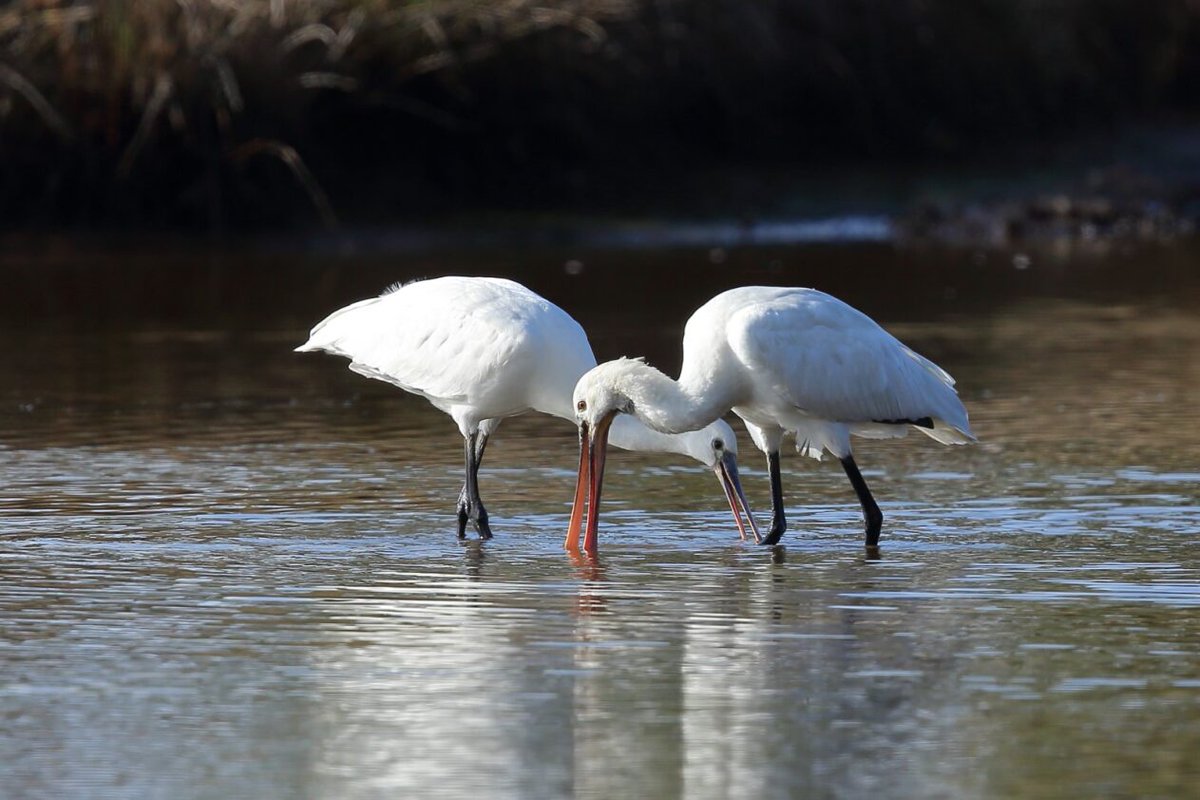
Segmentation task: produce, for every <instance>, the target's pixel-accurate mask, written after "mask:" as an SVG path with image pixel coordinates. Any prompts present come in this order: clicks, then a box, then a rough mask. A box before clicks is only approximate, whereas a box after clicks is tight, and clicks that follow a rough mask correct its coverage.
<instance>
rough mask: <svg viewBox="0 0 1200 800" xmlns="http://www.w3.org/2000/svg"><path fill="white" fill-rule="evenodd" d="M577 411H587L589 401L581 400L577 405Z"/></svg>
mask: <svg viewBox="0 0 1200 800" xmlns="http://www.w3.org/2000/svg"><path fill="white" fill-rule="evenodd" d="M575 410H576V411H587V400H580V401H579V402H578V403H576V404H575Z"/></svg>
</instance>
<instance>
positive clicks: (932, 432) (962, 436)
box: [913, 417, 976, 444]
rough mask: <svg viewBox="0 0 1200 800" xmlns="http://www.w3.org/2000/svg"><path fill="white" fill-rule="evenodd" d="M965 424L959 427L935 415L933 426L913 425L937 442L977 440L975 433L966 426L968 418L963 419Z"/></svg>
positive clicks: (970, 441) (966, 442)
mask: <svg viewBox="0 0 1200 800" xmlns="http://www.w3.org/2000/svg"><path fill="white" fill-rule="evenodd" d="M963 424H964V427H959V426H957V425H954V424H952V423H949V422H946V421H945V420H943V419H938V418H936V417H935V418H934V420H933V427H932V428H926V427H924V426H922V425H914V426H913V427H915V428H916V429H917V430H919V431H920V432H921V433H923V434H925V435H926V436H928V437H929V438H930V439H933V440H934V441H935V442H940V443H942V444H971V443H972V442H974V441H976V440H975V434H973V433H971V429H970V428H969V427H966V420H963Z"/></svg>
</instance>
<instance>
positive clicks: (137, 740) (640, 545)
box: [0, 243, 1200, 798]
mask: <svg viewBox="0 0 1200 800" xmlns="http://www.w3.org/2000/svg"><path fill="white" fill-rule="evenodd" d="M1198 255H1200V251H1198V250H1197V249H1196V247H1195V245H1194V244H1188V243H1183V244H1177V245H1174V246H1170V247H1153V248H1147V249H1142V250H1131V251H1113V252H1107V253H1090V254H1088V253H1085V254H1080V253H1057V254H1056V253H1037V254H1034V255H1033V257H1032V261H1031V263H1027V262H1025V261H1021V260H1018V261H1016V262H1014V261H1013V260H1012V258H1011V256H1012V254H999V253H989V254H981V253H973V252H969V251H967V252H959V251H910V250H906V251H895V250H892V249H891V248H888V247H882V246H877V245H854V246H841V247H818V246H813V247H791V248H787V247H772V248H761V247H755V248H733V249H731V250H729V251H728V252H727V251H725V250H706V249H698V250H697V249H680V250H649V251H640V250H638V251H628V250H620V249H603V250H596V251H585V252H582V253H580V252H573V251H570V250H569V248H559V249H539V250H536V251H530V252H513V251H504V252H491V251H473V252H469V253H457V254H455V253H449V252H442V253H435V254H427V253H408V254H401V255H399V256H390V257H385V256H383V255H379V254H365V255H359V256H346V255H337V254H321V255H319V256H310V257H299V258H292V257H291V256H288V255H287V254H280V253H277V252H267V253H261V252H260V253H249V254H243V255H237V256H232V255H223V256H219V257H215V256H211V255H197V254H195V253H191V254H189V253H187V252H183V251H167V252H161V251H154V252H141V251H139V252H135V253H132V254H123V255H122V256H120V257H118V258H114V257H111V256H108V255H104V254H98V253H77V252H66V253H61V252H57V251H34V252H22V253H21V254H19V255H14V254H10V255H9V256H8V257H7V258H6V262H7V264H6V270H7V274H8V275H9V276H10V280H11V283H12V288H13V291H11V292H9V293H8V294H7V295H6V297H5V298H4V299H3V304H4V310H5V319H6V322H5V325H6V332H7V334H8V336H9V347H8V348H5V350H4V352H3V354H2V355H0V374H4V375H6V376H7V377H6V378H5V380H4V382H3V383H2V384H0V546H2V547H3V550H4V558H3V559H2V560H0V717H2V718H3V720H4V725H3V728H2V730H0V795H3V796H8V797H14V798H16V797H21V798H32V797H55V798H59V797H89V798H91V797H121V798H127V797H139V798H141V797H164V798H166V797H170V798H189V797H196V798H201V797H215V796H226V797H345V798H355V797H364V798H365V797H399V796H408V797H466V796H476V797H478V796H486V797H512V798H557V797H566V796H572V795H575V796H584V797H621V796H625V797H632V796H642V797H689V798H693V797H694V798H703V797H714V798H718V797H720V798H723V797H748V796H760V797H797V796H815V797H825V796H831V797H864V796H868V795H873V796H888V797H913V798H929V797H947V798H950V797H953V798H959V797H1062V796H1116V797H1121V796H1128V797H1132V796H1139V797H1177V796H1183V795H1185V794H1187V793H1189V792H1191V791H1194V787H1195V786H1196V785H1197V781H1198V780H1200V771H1198V768H1197V767H1196V765H1195V754H1196V753H1197V752H1200V564H1198V562H1197V558H1196V556H1195V544H1196V538H1197V531H1198V530H1200V461H1198V460H1197V457H1196V453H1197V452H1200V412H1198V411H1197V401H1198V400H1200V319H1198V318H1197V316H1196V313H1195V311H1194V309H1195V308H1197V307H1200V306H1198V303H1200V278H1198V277H1197V276H1196V275H1195V274H1194V270H1193V269H1192V266H1191V265H1193V264H1195V263H1196V258H1197V256H1198ZM1014 263H1015V264H1017V265H1019V266H1020V268H1018V267H1017V266H1014ZM448 272H458V273H473V274H507V275H511V276H513V277H517V278H519V279H522V280H524V281H525V282H526V283H528V284H529V285H530V286H531V287H533V288H535V289H537V290H539V291H541V292H543V293H545V294H546V295H547V296H550V297H552V298H553V299H555V300H556V301H558V302H560V303H561V304H562V305H564V307H566V308H568V309H569V310H571V311H573V312H574V313H576V315H577V316H578V317H579V318H580V319H581V320H583V321H584V322H585V324H586V326H587V327H588V329H589V331H590V332H591V334H592V339H593V344H594V346H595V348H596V350H597V352H598V354H599V355H600V357H601V358H607V357H612V356H615V355H619V354H623V353H628V354H637V353H645V354H648V355H650V356H651V358H652V359H654V360H655V361H656V362H657V363H659V364H660V365H662V366H664V367H665V368H667V369H673V368H674V367H676V366H677V363H678V353H677V349H678V338H679V333H680V329H681V326H682V322H683V321H684V320H685V319H686V316H687V314H688V313H689V312H690V310H691V309H692V308H694V307H695V306H696V305H697V304H698V303H699V302H702V301H703V300H704V299H705V298H707V297H708V296H711V295H712V294H713V293H715V292H716V291H718V290H719V289H721V288H725V287H727V286H732V285H737V284H738V283H787V284H797V285H815V286H819V287H821V288H826V289H829V290H831V291H834V292H835V293H837V294H839V295H841V296H843V297H844V298H846V299H847V300H850V301H851V302H853V303H855V304H856V305H858V306H860V307H861V308H863V309H864V310H867V311H868V312H869V313H871V314H872V315H874V316H875V317H876V318H877V319H879V320H880V321H881V322H883V323H884V324H886V325H887V326H888V327H889V328H890V329H891V330H893V331H894V332H896V333H897V334H898V335H899V336H901V338H903V339H905V341H907V342H908V343H910V344H912V345H913V346H914V347H916V348H917V349H918V350H920V351H921V352H922V353H924V354H925V355H928V356H930V357H931V358H933V359H935V360H936V361H938V362H939V363H940V364H942V365H943V366H944V367H946V368H947V369H948V370H949V371H950V372H951V373H953V374H954V375H955V376H956V377H957V378H958V380H959V383H960V388H961V390H962V394H963V397H964V399H965V400H966V402H967V405H968V408H969V409H970V412H971V417H972V422H973V425H974V426H975V430H976V433H977V434H978V435H979V437H980V440H981V443H980V444H979V445H978V446H976V447H972V448H955V449H950V448H943V447H940V446H938V445H937V444H935V443H933V442H930V441H927V440H925V439H924V438H923V437H920V436H913V437H911V438H910V439H909V440H904V441H900V442H863V443H862V444H861V445H858V446H856V453H857V458H858V461H859V463H860V465H861V466H863V468H864V474H865V475H866V477H867V480H868V481H870V483H871V485H872V487H873V489H874V490H875V493H876V496H877V498H878V499H879V501H880V505H881V507H882V510H883V512H884V514H885V527H884V535H883V540H882V544H883V547H882V551H881V553H880V557H879V558H878V559H870V558H867V556H866V554H865V553H864V551H863V548H862V546H861V520H860V517H859V513H858V508H857V504H856V502H855V500H854V495H853V492H852V490H851V489H850V487H849V485H848V484H847V482H846V480H845V477H844V476H843V475H842V472H841V470H840V468H838V467H837V465H836V463H830V462H825V463H820V464H818V463H816V462H813V461H811V460H808V459H800V458H798V457H795V456H792V457H791V458H788V459H785V462H784V465H785V491H786V496H787V500H788V504H789V510H790V521H791V526H792V530H791V531H790V532H789V533H788V534H787V536H786V537H785V539H784V542H785V546H784V547H783V548H782V549H779V550H776V551H770V550H764V549H761V548H758V547H755V546H752V545H748V544H743V543H741V542H739V541H738V539H737V534H736V529H735V528H734V526H733V524H732V521H731V519H730V517H729V514H728V510H727V508H725V507H724V500H723V498H722V497H721V495H720V492H719V489H718V486H717V483H716V481H715V480H714V479H713V478H712V476H711V475H710V474H708V473H707V471H705V470H703V469H702V468H699V467H698V466H694V465H690V464H687V463H682V462H679V461H677V460H673V459H670V458H665V457H652V456H637V455H632V454H626V453H619V454H616V455H614V456H613V457H612V458H611V459H610V462H609V477H608V479H607V481H606V486H605V497H606V509H607V511H606V514H605V517H604V523H603V526H602V529H601V547H602V552H601V555H600V558H599V559H598V560H597V561H579V560H577V559H576V560H573V559H572V558H570V557H568V555H567V554H565V553H564V552H563V551H562V549H561V541H562V536H563V533H564V530H565V527H566V518H567V514H568V511H569V503H570V493H571V488H572V481H573V466H574V462H575V457H576V453H575V446H576V440H575V433H574V431H573V430H572V428H571V426H570V425H569V424H566V423H563V422H561V421H556V420H549V419H542V418H536V417H528V418H523V419H519V420H513V421H510V422H508V423H505V425H504V426H503V427H502V428H501V430H500V433H499V434H498V435H497V437H496V439H495V440H494V443H493V445H491V446H490V447H489V450H488V456H487V461H486V464H485V468H484V473H483V478H482V486H483V491H484V496H485V499H487V500H488V502H489V510H490V512H491V514H492V520H493V527H494V529H495V530H496V532H497V537H496V539H495V540H493V541H490V542H487V543H484V544H482V545H481V544H480V543H479V542H477V541H468V542H465V543H460V542H458V541H456V540H455V537H454V520H453V506H454V501H455V498H456V496H457V492H458V488H459V485H460V483H461V465H460V458H461V455H460V454H461V440H460V439H459V437H458V435H457V433H456V431H455V430H454V427H453V425H452V424H451V423H450V421H449V420H448V419H447V418H445V417H444V416H442V415H440V414H439V413H438V412H436V411H434V410H433V409H431V408H430V407H429V406H428V405H427V404H425V403H424V402H423V401H419V400H417V399H415V398H412V397H408V396H404V395H402V394H400V393H399V392H397V391H395V390H393V389H391V388H390V387H388V386H385V385H382V384H375V383H373V382H369V381H367V380H365V379H363V378H361V377H359V376H356V375H353V374H351V373H349V372H348V371H347V370H345V368H344V364H343V363H342V362H341V361H339V360H338V359H335V358H332V357H325V356H299V355H295V354H293V353H291V352H290V349H291V348H292V347H294V346H295V345H296V344H297V343H299V342H300V341H302V340H303V338H304V332H305V330H306V328H307V327H308V326H309V325H310V324H312V323H313V322H315V321H316V320H317V319H319V318H320V317H321V316H323V315H324V314H325V313H327V312H328V311H329V310H332V309H333V308H336V307H337V306H339V305H342V304H344V303H347V302H350V301H351V300H354V299H359V298H361V297H363V296H367V295H369V294H370V293H372V292H374V291H378V290H379V289H381V288H383V287H384V286H386V285H387V284H388V283H390V282H392V281H395V280H401V279H408V278H411V277H414V276H417V275H431V274H442V273H448ZM737 428H738V430H739V434H740V443H741V447H742V453H741V461H742V465H743V479H744V481H745V482H746V485H747V488H748V491H749V493H750V496H751V500H752V501H753V502H755V503H756V506H757V507H758V508H760V509H762V513H763V514H764V516H765V513H766V508H767V504H768V500H767V497H768V494H767V486H766V475H765V469H763V466H764V465H763V463H762V461H763V459H762V458H761V457H760V456H759V455H758V454H757V453H756V452H755V451H754V450H753V449H752V447H751V445H750V442H749V438H748V437H747V436H746V435H745V433H744V431H743V430H742V429H741V428H740V425H738V426H737Z"/></svg>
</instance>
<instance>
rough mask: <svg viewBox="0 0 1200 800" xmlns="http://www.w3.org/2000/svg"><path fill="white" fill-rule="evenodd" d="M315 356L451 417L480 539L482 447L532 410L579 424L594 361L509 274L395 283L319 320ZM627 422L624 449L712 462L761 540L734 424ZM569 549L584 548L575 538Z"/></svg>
mask: <svg viewBox="0 0 1200 800" xmlns="http://www.w3.org/2000/svg"><path fill="white" fill-rule="evenodd" d="M314 350H323V351H325V352H327V353H333V354H334V355H339V356H345V357H346V358H349V359H350V369H352V370H353V371H354V372H357V373H358V374H360V375H365V376H366V377H368V378H376V379H378V380H381V381H386V382H388V383H391V384H393V385H395V386H399V387H400V388H401V389H403V390H405V391H406V392H411V393H413V394H417V395H420V396H422V397H424V398H425V399H426V400H428V401H429V402H430V403H432V404H433V405H434V406H435V407H437V408H438V409H440V410H441V411H444V412H446V413H447V414H449V415H450V416H451V417H452V418H453V419H454V422H455V423H456V424H457V425H458V429H459V431H460V432H461V433H462V435H463V439H464V440H465V445H466V480H465V482H464V484H463V488H462V492H461V493H460V495H459V499H458V536H459V538H462V537H463V536H464V535H465V532H466V526H467V522H468V520H469V521H471V522H473V523H474V524H475V527H476V529H477V530H478V531H479V535H480V537H481V538H484V539H488V538H491V536H492V532H491V527H490V526H489V524H488V515H487V510H486V509H485V508H484V506H483V501H482V500H481V499H480V497H479V481H478V477H479V464H480V462H481V461H482V460H483V451H484V448H486V447H487V443H488V438H489V437H490V436H491V435H492V433H494V432H495V430H496V428H497V427H498V426H499V425H500V422H501V421H502V420H503V419H504V418H505V417H512V416H516V415H517V414H522V413H524V412H526V411H530V410H533V411H541V412H543V413H546V414H553V415H554V416H556V417H561V418H563V419H567V420H572V421H573V419H574V417H573V415H572V405H571V391H572V389H573V388H574V387H575V383H576V381H578V380H579V377H580V376H581V375H583V373H585V372H587V371H588V370H589V369H591V368H592V367H594V366H596V357H595V356H594V355H592V348H591V346H590V345H589V344H588V340H587V335H586V334H585V333H584V331H583V328H582V327H580V325H579V323H578V322H576V321H575V320H574V319H573V318H572V317H571V316H570V315H569V314H567V313H566V312H565V311H563V310H562V309H561V308H559V307H558V306H556V305H554V304H553V303H551V302H550V301H549V300H547V299H545V298H544V297H541V296H540V295H538V294H535V293H534V292H532V291H530V290H529V289H527V288H525V287H524V286H522V285H521V284H519V283H514V282H513V281H510V280H504V279H502V278H468V277H456V276H447V277H442V278H434V279H431V280H424V281H415V282H412V283H408V284H405V285H403V286H399V285H398V286H394V287H392V288H391V289H389V290H388V291H386V292H384V293H383V294H382V295H380V296H379V297H373V298H370V299H368V300H362V301H360V302H358V303H354V304H352V305H349V306H346V307H345V308H343V309H341V310H339V311H335V312H333V313H332V314H330V315H329V316H328V317H327V318H326V319H325V320H324V321H322V322H320V323H318V324H317V326H316V327H315V328H313V329H312V333H311V334H309V339H308V341H307V342H305V343H304V344H302V345H301V346H300V347H297V348H296V351H297V352H308V351H314ZM622 423H623V424H620V425H613V426H612V432H611V441H612V443H613V444H614V445H616V446H617V447H621V448H624V449H627V450H643V451H648V452H668V453H679V454H681V455H687V456H691V457H692V458H694V459H696V460H697V461H700V462H701V463H703V464H705V465H707V466H708V467H710V468H711V469H712V470H713V471H714V472H715V473H716V475H717V477H718V478H719V479H720V481H721V487H722V489H723V490H724V492H725V498H726V500H728V501H729V505H730V508H731V509H732V510H733V515H734V520H735V521H736V522H737V526H738V531H739V533H740V534H741V536H742V538H743V539H744V538H746V530H745V527H744V526H743V524H742V518H741V514H742V513H745V515H746V518H747V520H748V522H749V524H750V526H751V530H752V532H753V534H754V538H755V540H757V539H758V538H759V533H758V528H757V527H756V525H755V522H754V518H753V516H752V515H751V513H750V506H749V504H748V503H747V502H746V496H745V494H744V493H743V491H742V486H741V482H740V480H739V479H738V471H737V438H736V437H735V436H734V433H733V429H732V428H730V427H729V425H728V424H727V423H726V422H724V421H723V420H719V419H715V418H714V419H712V420H708V421H707V422H705V423H702V424H701V425H697V426H695V427H696V429H697V430H693V431H690V432H688V433H682V434H678V435H670V434H663V433H659V432H657V431H652V430H649V429H648V428H646V427H645V426H644V425H642V424H641V423H639V422H637V421H635V420H633V419H628V420H627V421H626V420H622ZM575 528H576V529H578V525H576V526H575ZM565 546H566V547H567V548H568V549H572V550H577V549H578V547H579V542H578V537H576V538H574V539H571V538H568V540H567V542H566V543H565Z"/></svg>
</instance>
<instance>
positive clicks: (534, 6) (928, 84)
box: [0, 0, 1200, 228]
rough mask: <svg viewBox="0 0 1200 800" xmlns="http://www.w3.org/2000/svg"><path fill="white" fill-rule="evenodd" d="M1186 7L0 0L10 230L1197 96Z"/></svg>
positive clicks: (870, 141)
mask: <svg viewBox="0 0 1200 800" xmlns="http://www.w3.org/2000/svg"><path fill="white" fill-rule="evenodd" d="M1198 45H1200V6H1198V5H1197V4H1196V3H1194V2H1189V0H1161V1H1159V0H1141V2H1134V1H1133V0H1075V1H1074V2H1071V1H1070V0H1062V1H1061V2H1048V1H1047V0H978V2H970V3H964V2H960V0H906V1H905V2H895V3H891V2H873V1H872V0H809V1H808V2H799V1H798V0H796V1H792V2H788V1H787V0H759V1H757V2H748V1H747V0H574V1H570V0H568V1H566V2H541V3H539V2H536V0H496V1H495V2H485V0H409V1H408V2H403V1H396V0H391V1H389V0H105V2H98V1H93V2H84V1H79V2H55V1H54V0H18V1H17V2H15V3H11V4H9V5H8V7H7V8H6V9H5V10H3V11H0V157H2V159H3V165H4V169H3V173H2V176H0V214H2V215H3V219H4V220H5V223H6V226H7V227H14V226H17V225H22V224H30V223H33V224H48V225H64V224H65V225H80V224H82V225H118V226H120V225H132V224H137V225H155V226H196V227H201V228H212V227H219V226H222V225H227V224H234V225H277V224H282V223H296V222H297V221H298V222H300V223H301V224H309V223H311V222H313V221H314V220H323V221H324V222H325V223H326V224H332V223H334V221H335V220H336V219H337V217H338V215H341V216H343V217H344V218H352V219H356V220H366V221H378V220H385V219H390V218H394V217H397V216H404V215H413V214H417V213H429V212H431V211H432V212H436V211H438V210H447V209H455V208H461V207H463V206H477V207H478V206H485V207H486V206H488V205H500V204H504V205H507V206H510V207H511V206H513V205H517V206H521V205H525V206H534V207H536V206H543V207H544V206H546V205H550V204H553V203H562V202H566V203H584V204H586V203H596V204H603V203H605V202H613V201H616V200H617V199H618V198H619V197H620V196H622V195H626V194H629V193H636V192H637V191H638V190H639V184H641V185H642V186H644V185H646V184H649V183H653V182H656V181H667V180H670V179H671V177H672V176H673V175H677V174H681V173H682V172H683V171H685V170H690V169H695V168H698V167H706V166H710V165H713V164H716V163H757V164H760V165H761V164H763V163H772V162H787V163H791V164H795V163H803V162H805V161H807V160H820V159H822V158H828V157H830V156H834V157H851V158H856V157H862V156H870V157H909V156H925V155H929V154H939V155H941V154H954V155H964V154H970V153H973V152H976V151H977V150H978V149H979V148H981V147H987V146H992V145H996V144H1000V143H1007V142H1011V141H1014V140H1025V141H1030V140H1036V139H1037V138H1039V137H1043V136H1045V135H1047V134H1050V133H1055V132H1060V131H1072V130H1080V129H1087V128H1090V127H1093V126H1096V125H1104V124H1110V123H1114V122H1119V121H1122V120H1126V119H1131V118H1143V117H1146V116H1148V115H1154V114H1160V113H1163V112H1194V111H1196V110H1197V108H1196V107H1197V104H1198V103H1200V91H1196V87H1197V86H1198V85H1200V47H1198Z"/></svg>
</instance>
